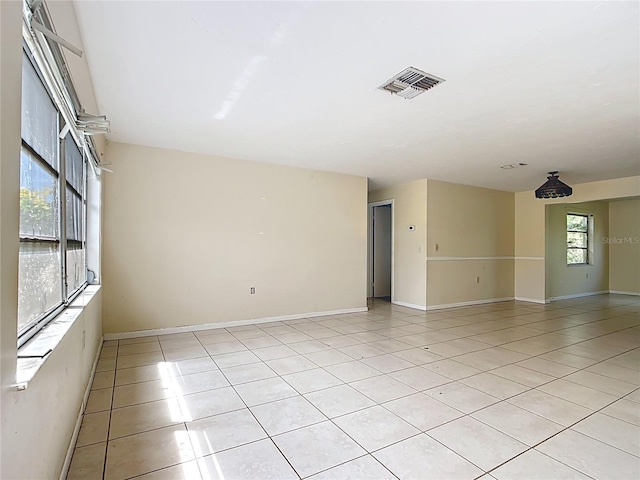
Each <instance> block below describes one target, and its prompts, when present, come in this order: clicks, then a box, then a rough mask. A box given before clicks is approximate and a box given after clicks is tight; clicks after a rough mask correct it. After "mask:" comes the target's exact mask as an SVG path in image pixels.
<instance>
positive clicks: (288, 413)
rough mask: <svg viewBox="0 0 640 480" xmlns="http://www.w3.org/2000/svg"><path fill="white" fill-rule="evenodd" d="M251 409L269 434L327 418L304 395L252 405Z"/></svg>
mask: <svg viewBox="0 0 640 480" xmlns="http://www.w3.org/2000/svg"><path fill="white" fill-rule="evenodd" d="M251 411H252V412H253V414H254V415H255V416H256V418H257V419H258V421H259V422H260V424H261V425H262V426H263V427H264V429H265V430H266V431H267V433H268V434H269V435H271V436H274V435H278V434H280V433H284V432H288V431H290V430H295V429H296V428H300V427H306V426H308V425H312V424H314V423H319V422H323V421H325V420H326V419H327V417H325V416H324V415H323V414H322V413H321V412H320V411H319V410H318V409H317V408H316V407H314V406H313V405H312V404H311V403H309V401H308V400H307V399H305V398H304V397H291V398H285V399H284V400H278V401H276V402H271V403H266V404H263V405H258V406H256V407H252V408H251Z"/></svg>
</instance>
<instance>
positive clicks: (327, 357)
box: [304, 349, 352, 367]
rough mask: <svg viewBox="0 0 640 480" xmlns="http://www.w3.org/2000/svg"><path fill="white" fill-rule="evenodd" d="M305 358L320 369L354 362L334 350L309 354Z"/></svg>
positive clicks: (347, 356)
mask: <svg viewBox="0 0 640 480" xmlns="http://www.w3.org/2000/svg"><path fill="white" fill-rule="evenodd" d="M304 356H305V358H307V359H308V360H311V361H312V362H313V363H315V364H316V365H318V366H319V367H328V366H329V365H337V364H339V363H344V362H350V361H351V360H352V358H351V357H350V356H349V355H347V354H345V353H342V352H339V351H338V350H334V349H330V350H322V351H320V352H313V353H307V354H305V355H304Z"/></svg>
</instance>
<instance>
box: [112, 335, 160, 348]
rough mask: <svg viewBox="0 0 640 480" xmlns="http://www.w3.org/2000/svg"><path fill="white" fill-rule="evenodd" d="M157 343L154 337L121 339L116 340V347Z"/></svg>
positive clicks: (156, 338)
mask: <svg viewBox="0 0 640 480" xmlns="http://www.w3.org/2000/svg"><path fill="white" fill-rule="evenodd" d="M153 342H155V343H158V337H157V336H156V335H152V336H149V337H134V338H123V339H120V340H118V345H119V346H120V347H122V346H124V345H136V344H139V343H153Z"/></svg>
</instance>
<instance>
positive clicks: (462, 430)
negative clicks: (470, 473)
mask: <svg viewBox="0 0 640 480" xmlns="http://www.w3.org/2000/svg"><path fill="white" fill-rule="evenodd" d="M428 435H429V436H430V437H432V438H435V439H436V440H438V441H439V442H440V443H442V444H443V445H445V446H446V447H448V448H450V449H451V450H453V451H454V452H456V453H458V454H459V455H461V456H463V457H464V458H466V459H467V460H469V461H470V462H472V463H473V464H475V465H478V466H479V467H480V468H482V469H484V470H485V471H487V470H490V469H492V468H495V467H497V466H498V465H500V464H501V463H503V462H506V461H507V460H509V459H511V458H513V457H515V456H516V455H518V454H520V453H522V452H524V451H525V450H527V448H528V447H527V445H525V444H524V443H522V442H519V441H517V440H515V439H514V438H512V437H510V436H508V435H505V434H504V433H501V432H499V431H498V430H496V429H494V428H491V427H489V426H487V425H485V424H484V423H481V422H479V421H477V420H475V419H473V418H471V417H462V418H459V419H457V420H454V421H452V422H449V423H447V424H445V425H442V426H440V427H437V428H434V429H432V430H429V432H428Z"/></svg>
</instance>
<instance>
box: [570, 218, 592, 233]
mask: <svg viewBox="0 0 640 480" xmlns="http://www.w3.org/2000/svg"><path fill="white" fill-rule="evenodd" d="M587 225H588V217H586V216H585V215H567V230H573V231H578V232H586V231H587Z"/></svg>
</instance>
